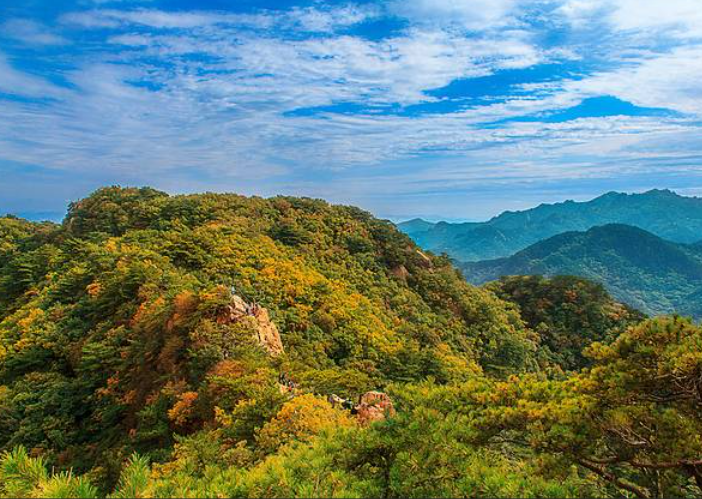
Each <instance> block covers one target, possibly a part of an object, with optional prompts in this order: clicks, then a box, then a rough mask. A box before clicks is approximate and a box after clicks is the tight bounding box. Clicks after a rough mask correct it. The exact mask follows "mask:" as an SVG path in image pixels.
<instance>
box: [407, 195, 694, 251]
mask: <svg viewBox="0 0 702 499" xmlns="http://www.w3.org/2000/svg"><path fill="white" fill-rule="evenodd" d="M422 222H423V221H420V220H412V221H410V222H405V223H401V224H399V225H398V227H399V228H400V230H402V231H403V232H405V233H406V234H408V235H409V236H410V237H412V239H414V240H415V242H417V244H419V246H421V247H423V248H424V249H427V250H431V251H433V252H434V253H437V254H438V253H447V254H448V255H449V256H450V257H451V258H454V259H455V260H458V261H465V262H473V261H480V260H487V259H495V258H502V257H507V256H510V255H512V254H514V253H516V252H517V251H520V250H522V249H524V248H526V247H528V246H530V245H532V244H534V243H537V242H539V241H542V240H544V239H547V238H549V237H552V236H555V235H557V234H560V233H563V232H569V231H585V230H588V229H590V228H592V227H596V226H600V225H607V224H613V223H619V224H626V225H631V226H634V227H639V228H641V229H644V230H646V231H648V232H651V233H652V234H655V235H657V236H659V237H662V238H663V239H667V240H670V241H673V242H680V243H694V242H697V241H699V240H700V239H702V198H696V197H685V196H680V195H678V194H676V193H674V192H672V191H669V190H652V191H648V192H645V193H643V194H622V193H616V192H610V193H608V194H605V195H603V196H600V197H598V198H596V199H593V200H592V201H588V202H582V203H578V202H574V201H566V202H563V203H556V204H542V205H540V206H537V207H536V208H533V209H530V210H526V211H518V212H509V211H508V212H505V213H502V214H501V215H499V216H497V217H495V218H493V219H491V220H489V221H487V222H483V223H464V224H450V223H446V222H439V223H437V224H431V223H429V222H424V223H422Z"/></svg>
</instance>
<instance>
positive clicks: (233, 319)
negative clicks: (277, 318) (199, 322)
mask: <svg viewBox="0 0 702 499" xmlns="http://www.w3.org/2000/svg"><path fill="white" fill-rule="evenodd" d="M245 320H247V321H250V322H251V325H252V326H253V329H254V331H255V334H256V340H257V341H258V344H259V345H261V346H262V347H263V348H264V349H265V350H266V351H267V352H268V353H269V354H271V355H272V356H274V357H275V356H278V355H280V354H282V353H283V352H284V351H285V350H284V349H283V341H282V340H281V339H280V332H279V331H278V328H277V327H276V325H275V323H274V322H273V321H272V320H271V318H270V315H269V314H268V310H267V309H265V308H263V307H261V306H260V305H258V304H257V303H247V302H246V301H245V300H244V299H243V298H242V297H241V296H238V295H234V294H233V295H232V299H231V302H230V303H229V305H227V306H226V307H225V310H224V313H223V314H222V315H221V316H220V317H219V322H220V323H227V324H233V323H237V322H241V321H245Z"/></svg>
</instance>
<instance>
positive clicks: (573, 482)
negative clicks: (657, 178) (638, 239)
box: [0, 187, 702, 498]
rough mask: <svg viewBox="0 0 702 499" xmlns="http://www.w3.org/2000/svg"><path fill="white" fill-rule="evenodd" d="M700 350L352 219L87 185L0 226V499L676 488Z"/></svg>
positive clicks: (695, 432) (700, 423) (686, 471)
mask: <svg viewBox="0 0 702 499" xmlns="http://www.w3.org/2000/svg"><path fill="white" fill-rule="evenodd" d="M533 303H536V304H538V307H537V308H536V309H534V308H533V307H532V306H531V304H533ZM701 344H702V330H701V329H700V328H698V327H696V326H694V325H693V324H692V323H690V322H689V321H687V320H683V319H679V318H658V319H652V320H645V319H644V317H642V316H641V315H640V314H638V313H636V312H635V311H633V310H630V309H628V308H626V307H623V306H621V305H620V304H618V303H617V302H615V301H614V300H612V299H611V298H610V297H609V296H608V295H607V294H606V293H605V292H604V291H603V290H602V289H601V288H599V287H598V286H596V285H594V284H591V283H588V282H586V281H583V280H577V279H571V280H568V279H565V280H563V279H561V280H558V279H556V280H523V281H515V280H512V281H509V280H505V281H503V282H501V283H498V284H494V285H491V286H490V287H487V288H476V287H473V286H472V285H470V284H468V283H466V282H465V280H464V279H463V278H462V276H461V275H460V273H459V272H458V271H457V270H456V269H455V268H454V267H453V266H452V265H451V263H450V261H449V260H448V259H447V258H444V257H435V256H433V255H431V254H425V253H423V252H421V251H419V249H418V247H417V246H416V245H415V244H414V243H413V242H412V241H411V240H410V239H409V238H408V237H407V236H405V235H403V234H401V233H400V232H399V231H397V230H396V228H395V227H394V226H393V225H392V224H390V223H389V222H384V221H380V220H377V219H375V218H373V217H372V216H371V215H369V214H368V213H366V212H363V211H361V210H359V209H357V208H352V207H344V206H331V205H329V204H327V203H326V202H323V201H319V200H312V199H301V198H290V197H276V198H271V199H262V198H246V197H242V196H237V195H231V194H204V195H188V196H168V195H166V194H164V193H162V192H159V191H155V190H153V189H148V188H143V189H124V188H117V187H113V188H105V189H101V190H99V191H97V192H96V193H94V194H93V195H92V196H90V197H89V198H87V199H84V200H82V201H79V202H76V203H73V204H72V205H71V206H70V208H69V211H68V215H67V217H66V219H65V220H64V222H63V223H62V224H60V225H56V224H51V223H44V224H36V223H31V222H27V221H24V220H20V219H17V218H12V217H5V218H0V451H1V452H2V454H1V455H0V497H104V496H106V495H111V496H112V497H554V498H555V497H622V494H629V495H631V494H633V495H637V496H641V497H652V496H653V495H655V494H659V495H662V496H674V497H697V496H699V495H700V494H702V457H701V456H702V440H701V439H700V435H701V434H702V419H701V418H700V414H699V406H700V404H702V398H701V397H702V395H701V393H702V392H701V391H700V390H699V389H698V388H699V386H698V384H699V372H700V370H701V369H702V349H701V348H700V345H701ZM632 435H636V438H635V439H633V438H632Z"/></svg>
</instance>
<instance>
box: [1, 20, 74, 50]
mask: <svg viewBox="0 0 702 499" xmlns="http://www.w3.org/2000/svg"><path fill="white" fill-rule="evenodd" d="M0 34H2V36H3V37H5V38H10V39H13V40H17V41H20V42H22V43H26V44H29V45H63V44H66V43H68V40H67V39H66V38H64V37H62V36H60V35H58V34H57V33H55V32H54V31H52V30H51V29H50V28H48V27H47V26H45V25H43V24H41V23H39V22H36V21H33V20H31V19H9V20H7V21H5V22H4V23H2V24H0Z"/></svg>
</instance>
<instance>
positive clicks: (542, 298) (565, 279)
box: [487, 275, 645, 369]
mask: <svg viewBox="0 0 702 499" xmlns="http://www.w3.org/2000/svg"><path fill="white" fill-rule="evenodd" d="M487 288H488V289H489V290H490V291H492V292H493V293H495V294H496V295H497V296H499V297H500V298H502V299H503V300H505V301H508V302H511V303H514V304H515V305H516V306H517V307H518V308H519V311H520V315H521V317H522V319H524V322H525V323H526V325H527V326H528V327H529V328H530V329H531V330H532V331H534V332H536V333H537V334H538V335H539V338H540V344H541V345H542V354H545V355H547V356H548V357H549V360H551V361H553V362H554V363H556V364H558V365H559V366H560V367H562V368H564V369H581V368H583V367H588V366H590V365H591V360H590V359H588V358H587V357H586V356H585V355H583V350H585V348H587V346H589V345H590V344H591V343H593V342H595V341H605V342H610V341H612V340H614V339H616V337H617V336H619V335H620V334H621V333H623V332H624V331H626V329H627V328H628V327H630V326H632V325H635V324H638V323H639V322H641V321H643V320H644V318H645V316H644V315H643V314H642V313H641V312H639V311H637V310H635V309H632V308H631V307H628V306H626V305H624V304H622V303H619V302H617V301H616V300H614V299H613V298H612V297H611V296H610V295H609V294H608V293H607V291H605V288H604V287H603V286H602V285H601V284H597V283H594V282H592V281H588V280H587V279H583V278H581V277H575V276H555V277H553V278H546V277H543V276H539V275H533V276H530V275H526V276H505V277H502V278H500V279H499V280H497V281H493V282H491V283H489V284H488V286H487Z"/></svg>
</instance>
